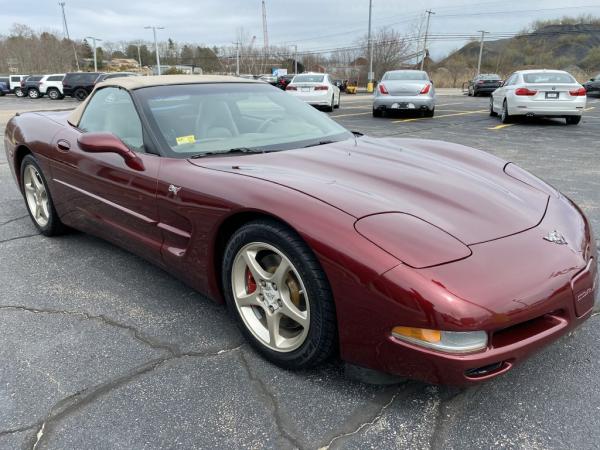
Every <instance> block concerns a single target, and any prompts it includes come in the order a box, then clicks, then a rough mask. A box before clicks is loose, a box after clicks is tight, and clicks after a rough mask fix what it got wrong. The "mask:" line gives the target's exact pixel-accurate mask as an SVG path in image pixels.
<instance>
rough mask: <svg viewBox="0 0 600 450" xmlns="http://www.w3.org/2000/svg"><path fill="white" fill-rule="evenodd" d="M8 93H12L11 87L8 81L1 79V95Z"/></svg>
mask: <svg viewBox="0 0 600 450" xmlns="http://www.w3.org/2000/svg"><path fill="white" fill-rule="evenodd" d="M6 94H10V89H9V88H8V85H7V84H6V81H0V97H4V96H5V95H6Z"/></svg>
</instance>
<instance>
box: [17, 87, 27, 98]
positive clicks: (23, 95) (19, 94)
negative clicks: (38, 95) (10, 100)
mask: <svg viewBox="0 0 600 450" xmlns="http://www.w3.org/2000/svg"><path fill="white" fill-rule="evenodd" d="M15 95H16V96H17V97H25V93H24V92H23V89H21V88H20V87H18V88H15Z"/></svg>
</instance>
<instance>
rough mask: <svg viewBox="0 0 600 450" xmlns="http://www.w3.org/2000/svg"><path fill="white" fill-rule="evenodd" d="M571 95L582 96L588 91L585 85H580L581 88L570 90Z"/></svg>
mask: <svg viewBox="0 0 600 450" xmlns="http://www.w3.org/2000/svg"><path fill="white" fill-rule="evenodd" d="M569 95H571V96H573V97H581V96H583V95H587V92H586V91H585V88H584V87H580V88H579V89H573V90H572V91H569Z"/></svg>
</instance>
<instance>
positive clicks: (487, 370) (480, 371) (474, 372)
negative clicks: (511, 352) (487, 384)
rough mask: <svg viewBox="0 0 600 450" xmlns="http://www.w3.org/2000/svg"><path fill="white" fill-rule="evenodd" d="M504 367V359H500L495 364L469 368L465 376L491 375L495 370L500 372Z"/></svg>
mask: <svg viewBox="0 0 600 450" xmlns="http://www.w3.org/2000/svg"><path fill="white" fill-rule="evenodd" d="M503 368H504V361H500V362H497V363H494V364H488V365H487V366H483V367H477V368H475V369H469V370H467V371H466V372H465V376H467V377H468V378H480V377H484V376H486V375H489V374H491V373H494V372H498V371H499V370H500V369H503Z"/></svg>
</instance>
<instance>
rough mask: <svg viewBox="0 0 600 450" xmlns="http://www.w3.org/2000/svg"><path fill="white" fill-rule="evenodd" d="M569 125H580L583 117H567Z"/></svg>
mask: <svg viewBox="0 0 600 450" xmlns="http://www.w3.org/2000/svg"><path fill="white" fill-rule="evenodd" d="M565 120H566V121H567V125H578V124H579V122H581V116H567V117H565Z"/></svg>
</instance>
